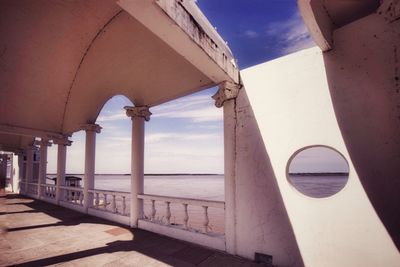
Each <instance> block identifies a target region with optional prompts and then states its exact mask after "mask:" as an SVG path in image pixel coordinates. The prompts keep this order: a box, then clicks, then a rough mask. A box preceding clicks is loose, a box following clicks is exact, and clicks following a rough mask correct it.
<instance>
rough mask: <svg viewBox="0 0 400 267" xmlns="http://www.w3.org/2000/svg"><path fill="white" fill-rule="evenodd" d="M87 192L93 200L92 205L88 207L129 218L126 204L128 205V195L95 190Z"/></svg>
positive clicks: (126, 193)
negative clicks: (91, 195)
mask: <svg viewBox="0 0 400 267" xmlns="http://www.w3.org/2000/svg"><path fill="white" fill-rule="evenodd" d="M88 192H89V193H90V194H93V199H94V203H93V205H89V207H91V208H94V209H97V210H102V211H106V212H111V213H113V214H119V215H122V216H129V209H128V207H127V203H129V201H128V199H130V193H128V192H119V191H107V190H97V189H95V190H89V191H88Z"/></svg>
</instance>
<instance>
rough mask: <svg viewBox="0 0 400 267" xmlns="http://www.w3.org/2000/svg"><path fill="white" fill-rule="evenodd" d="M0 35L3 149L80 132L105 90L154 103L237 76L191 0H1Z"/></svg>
mask: <svg viewBox="0 0 400 267" xmlns="http://www.w3.org/2000/svg"><path fill="white" fill-rule="evenodd" d="M0 36H1V37H0V56H1V59H0V81H1V83H0V114H1V116H0V126H1V127H2V129H3V131H2V132H0V144H2V145H7V144H8V143H13V144H16V143H18V141H17V140H19V138H20V136H24V135H25V136H30V137H32V136H31V135H34V136H35V137H42V135H44V137H43V138H47V137H48V136H51V135H53V136H55V137H57V136H58V135H60V136H64V135H68V134H71V133H73V132H75V131H77V130H80V127H81V125H82V124H86V123H94V122H95V121H96V119H97V116H98V114H99V113H100V111H101V108H102V107H103V105H104V104H105V102H106V101H107V100H108V99H110V98H111V97H112V96H114V95H118V94H121V95H125V96H126V97H128V98H129V99H130V100H131V101H132V102H133V103H134V104H135V105H136V106H144V105H146V106H154V105H158V104H161V103H163V102H166V101H169V100H172V99H175V98H177V97H180V96H184V95H187V94H190V93H193V92H195V91H198V90H201V89H203V88H207V87H211V86H214V85H217V84H219V83H221V82H224V81H230V82H234V83H238V82H239V74H238V69H237V67H236V65H235V62H234V59H233V56H232V53H231V51H230V50H229V48H228V46H227V45H226V43H225V42H224V41H223V40H222V38H221V37H220V36H219V35H218V33H217V32H216V31H215V29H214V27H212V25H211V24H210V23H209V22H208V20H207V19H206V18H205V17H204V15H203V14H202V13H201V11H200V10H199V8H198V7H197V5H196V4H195V3H194V1H192V0H129V1H128V0H119V1H115V0H101V1H99V0H87V1H62V0H44V1H30V0H21V1H13V0H5V1H1V2H0ZM121 108H122V107H121ZM26 130H28V133H29V134H26V133H27V132H26ZM4 131H6V132H4ZM35 131H36V132H37V133H40V135H37V134H36V133H35ZM12 135H15V136H16V137H15V139H16V140H15V141H11V140H10V136H12ZM21 145H24V144H22V143H21Z"/></svg>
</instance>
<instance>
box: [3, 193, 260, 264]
mask: <svg viewBox="0 0 400 267" xmlns="http://www.w3.org/2000/svg"><path fill="white" fill-rule="evenodd" d="M1 201H2V204H1V205H0V207H1V212H0V224H1V227H2V230H3V229H5V231H4V232H3V231H2V233H3V234H2V235H1V237H0V255H2V256H1V257H0V266H8V265H13V266H47V265H62V266H78V265H79V266H100V265H102V266H263V265H259V264H256V263H254V262H251V261H248V260H245V259H242V258H238V257H235V256H231V255H227V254H225V253H222V252H218V251H213V250H210V249H206V248H203V247H200V246H195V245H192V244H189V243H186V242H183V241H178V240H175V239H171V238H168V237H164V236H160V235H157V234H154V233H150V232H147V231H143V230H139V229H132V228H129V227H125V226H121V225H118V224H115V223H112V222H109V221H105V220H102V219H100V218H96V217H92V216H89V215H86V214H82V213H78V212H75V211H72V210H70V209H66V208H63V207H60V206H56V205H52V204H49V203H46V202H42V201H39V200H33V199H30V198H26V197H22V196H20V195H15V194H9V195H7V196H6V197H2V199H1Z"/></svg>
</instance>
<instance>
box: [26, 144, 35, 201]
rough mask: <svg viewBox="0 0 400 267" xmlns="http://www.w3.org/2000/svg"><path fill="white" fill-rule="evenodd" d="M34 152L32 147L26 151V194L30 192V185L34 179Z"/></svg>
mask: <svg viewBox="0 0 400 267" xmlns="http://www.w3.org/2000/svg"><path fill="white" fill-rule="evenodd" d="M34 152H35V151H34V150H33V148H32V147H29V148H27V150H26V172H25V188H24V191H25V194H27V193H29V192H28V183H30V182H32V179H33V154H34Z"/></svg>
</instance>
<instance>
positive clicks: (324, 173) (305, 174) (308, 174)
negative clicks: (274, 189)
mask: <svg viewBox="0 0 400 267" xmlns="http://www.w3.org/2000/svg"><path fill="white" fill-rule="evenodd" d="M289 175H290V176H349V173H348V172H296V173H289Z"/></svg>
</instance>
